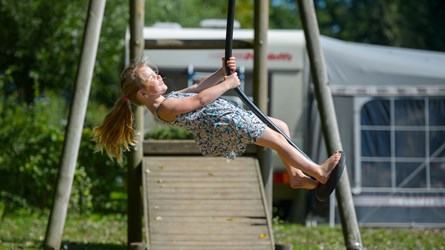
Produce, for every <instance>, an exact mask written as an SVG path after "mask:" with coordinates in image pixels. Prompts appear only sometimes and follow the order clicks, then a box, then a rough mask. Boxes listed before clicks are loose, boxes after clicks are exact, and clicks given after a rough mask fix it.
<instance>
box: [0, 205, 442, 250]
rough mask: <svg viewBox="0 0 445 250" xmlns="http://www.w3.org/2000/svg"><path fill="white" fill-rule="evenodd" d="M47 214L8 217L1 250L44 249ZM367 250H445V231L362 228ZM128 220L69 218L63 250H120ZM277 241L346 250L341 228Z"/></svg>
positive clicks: (0, 226) (0, 229) (299, 232)
mask: <svg viewBox="0 0 445 250" xmlns="http://www.w3.org/2000/svg"><path fill="white" fill-rule="evenodd" d="M47 220H48V215H45V214H43V215H37V214H22V215H14V216H11V215H9V216H7V217H5V218H4V219H3V221H2V222H1V223H0V250H3V249H8V250H10V249H13V250H19V249H41V248H42V242H43V241H44V237H45V231H46V224H47ZM360 232H361V239H362V242H363V246H364V249H416V250H417V249H428V250H429V249H445V230H444V229H389V228H361V229H360ZM126 235H127V231H126V218H125V216H120V215H105V216H104V215H88V216H81V215H70V214H69V215H68V217H67V221H66V223H65V231H64V233H63V242H62V249H74V250H76V249H78V250H80V249H82V250H83V249H90V250H117V249H125V246H126ZM274 237H275V241H276V242H279V243H286V244H287V243H289V244H292V245H293V249H294V250H296V249H344V248H345V247H344V241H343V235H342V231H341V227H339V226H338V227H334V228H330V227H328V226H318V227H312V228H307V227H304V226H301V225H296V224H286V223H276V224H274Z"/></svg>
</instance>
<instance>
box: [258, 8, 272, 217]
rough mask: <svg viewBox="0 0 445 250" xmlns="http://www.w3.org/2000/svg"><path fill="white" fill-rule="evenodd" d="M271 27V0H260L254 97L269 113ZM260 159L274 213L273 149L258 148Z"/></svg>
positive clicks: (268, 202)
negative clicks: (268, 44)
mask: <svg viewBox="0 0 445 250" xmlns="http://www.w3.org/2000/svg"><path fill="white" fill-rule="evenodd" d="M268 29H269V1H267V0H258V1H255V3H254V30H255V35H254V43H253V51H254V58H253V83H254V86H253V99H254V100H255V102H256V105H257V106H258V108H259V109H260V110H262V111H263V113H265V114H267V113H268V103H269V94H268V72H269V70H268V67H267V30H268ZM258 159H259V161H260V166H261V176H262V177H263V184H264V192H265V194H266V200H267V205H268V209H269V212H270V214H272V198H273V197H272V193H273V192H272V191H273V167H272V151H271V150H270V149H267V148H263V147H259V148H258Z"/></svg>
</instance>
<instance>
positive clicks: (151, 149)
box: [143, 140, 257, 156]
mask: <svg viewBox="0 0 445 250" xmlns="http://www.w3.org/2000/svg"><path fill="white" fill-rule="evenodd" d="M143 149H144V155H147V156H148V155H174V156H178V155H199V156H201V155H202V154H201V151H200V150H199V148H198V145H197V144H196V142H195V141H194V140H145V141H144V146H143ZM256 150H257V146H255V145H248V146H247V149H246V152H245V155H247V154H255V153H256Z"/></svg>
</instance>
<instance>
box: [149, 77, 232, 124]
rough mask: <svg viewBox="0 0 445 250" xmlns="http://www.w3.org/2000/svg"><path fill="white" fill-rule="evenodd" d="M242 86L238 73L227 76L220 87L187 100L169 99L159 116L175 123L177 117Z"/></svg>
mask: <svg viewBox="0 0 445 250" xmlns="http://www.w3.org/2000/svg"><path fill="white" fill-rule="evenodd" d="M239 85H240V81H239V78H238V75H237V73H236V72H234V73H233V74H232V75H230V76H226V77H225V80H224V81H223V82H221V83H220V84H218V85H214V86H212V87H208V88H206V89H204V90H202V91H201V92H199V93H198V94H197V95H194V96H190V97H185V98H172V99H167V100H165V101H164V102H162V104H161V105H160V106H159V108H158V111H157V114H158V116H159V117H160V118H161V119H162V120H164V121H167V122H170V121H173V120H174V119H175V118H176V116H177V115H180V114H184V113H188V112H190V111H193V110H195V109H198V108H201V107H204V106H205V105H207V104H210V103H212V102H213V101H215V100H216V99H217V98H218V97H220V96H221V95H222V94H224V93H225V92H226V91H228V90H229V89H233V88H236V87H238V86H239Z"/></svg>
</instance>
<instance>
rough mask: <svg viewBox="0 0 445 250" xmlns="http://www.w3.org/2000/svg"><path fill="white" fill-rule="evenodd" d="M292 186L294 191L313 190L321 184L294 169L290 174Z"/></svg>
mask: <svg viewBox="0 0 445 250" xmlns="http://www.w3.org/2000/svg"><path fill="white" fill-rule="evenodd" d="M289 177H290V183H289V184H290V186H291V188H293V189H299V188H303V189H308V190H312V189H315V188H317V187H318V185H319V184H320V183H319V182H318V181H316V180H314V179H312V178H311V177H309V176H307V175H305V174H304V173H303V172H301V171H300V170H298V169H296V168H292V169H291V170H290V173H289Z"/></svg>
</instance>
